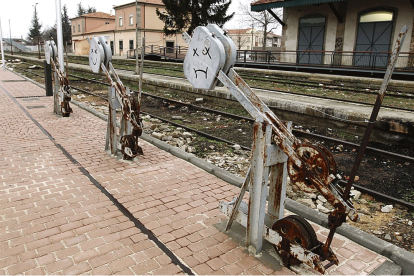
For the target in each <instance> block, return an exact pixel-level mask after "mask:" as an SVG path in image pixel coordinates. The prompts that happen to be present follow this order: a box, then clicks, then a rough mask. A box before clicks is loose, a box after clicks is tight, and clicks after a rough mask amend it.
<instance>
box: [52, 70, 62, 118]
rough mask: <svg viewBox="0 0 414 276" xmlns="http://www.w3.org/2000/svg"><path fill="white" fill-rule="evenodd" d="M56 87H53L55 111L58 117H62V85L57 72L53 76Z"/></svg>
mask: <svg viewBox="0 0 414 276" xmlns="http://www.w3.org/2000/svg"><path fill="white" fill-rule="evenodd" d="M53 77H54V80H55V85H54V86H53V106H54V108H53V111H54V113H55V114H57V115H62V113H61V112H60V104H59V103H60V100H59V94H60V84H59V77H58V74H57V73H56V72H55V73H54V74H53Z"/></svg>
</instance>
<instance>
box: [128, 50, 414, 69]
mask: <svg viewBox="0 0 414 276" xmlns="http://www.w3.org/2000/svg"><path fill="white" fill-rule="evenodd" d="M187 50H188V47H182V46H177V47H163V46H156V45H149V46H146V47H145V55H152V56H157V57H160V58H167V59H174V60H177V61H182V60H184V58H185V55H186V53H187ZM140 53H141V50H139V54H138V56H140ZM127 55H128V57H129V58H134V57H135V50H129V51H128V53H127ZM390 56H391V52H355V51H348V52H347V51H341V52H339V51H263V50H238V51H237V61H236V62H237V63H239V64H269V65H271V64H273V65H277V64H281V65H283V64H284V65H297V66H320V67H331V68H339V67H340V68H360V69H365V70H385V69H386V67H387V65H388V61H389V58H390ZM395 68H397V69H398V70H402V71H414V53H400V54H399V56H398V59H397V63H396V66H395Z"/></svg>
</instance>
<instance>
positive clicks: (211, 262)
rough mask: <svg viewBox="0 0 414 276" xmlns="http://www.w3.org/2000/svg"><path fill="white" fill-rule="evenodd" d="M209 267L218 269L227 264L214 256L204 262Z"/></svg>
mask: <svg viewBox="0 0 414 276" xmlns="http://www.w3.org/2000/svg"><path fill="white" fill-rule="evenodd" d="M206 264H207V265H208V266H209V267H211V268H212V269H213V270H218V269H220V268H223V267H225V266H226V265H227V264H226V263H225V262H224V261H223V260H222V259H220V258H214V259H212V260H209V261H207V263H206Z"/></svg>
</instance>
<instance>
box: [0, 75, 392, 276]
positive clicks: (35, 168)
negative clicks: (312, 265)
mask: <svg viewBox="0 0 414 276" xmlns="http://www.w3.org/2000/svg"><path fill="white" fill-rule="evenodd" d="M44 95H45V90H44V89H43V88H41V87H39V86H37V85H35V84H34V83H32V82H30V81H27V80H26V79H23V78H22V77H20V76H18V75H16V74H14V73H13V72H10V71H7V70H3V69H0V110H1V112H0V128H1V130H0V230H1V231H0V274H3V275H16V274H27V275H34V274H37V275H40V274H92V275H95V274H100V275H110V274H155V275H159V274H163V275H166V274H168V275H172V274H204V275H207V274H220V275H224V274H233V275H234V274H254V275H261V274H263V275H269V274H271V275H291V274H312V273H314V272H312V271H310V270H309V269H306V268H304V267H303V266H295V267H291V268H290V269H288V268H286V267H283V266H282V265H281V262H280V259H279V258H278V257H277V254H276V253H275V252H274V251H273V252H270V253H269V254H270V255H269V256H271V257H272V258H265V257H264V255H265V254H263V255H262V256H252V255H249V253H248V251H247V250H246V248H245V246H244V242H243V240H238V239H237V237H236V236H233V235H231V234H227V233H223V232H221V231H220V225H221V224H222V223H223V221H226V220H227V217H225V216H223V215H222V214H221V213H220V212H219V209H218V206H219V201H220V200H224V201H231V200H232V199H233V197H234V196H236V195H237V194H238V192H239V188H238V187H236V186H234V185H231V184H229V183H227V182H225V181H223V180H222V179H219V178H217V177H216V176H215V175H212V174H209V173H208V172H206V171H204V170H202V169H200V168H199V167H197V166H195V165H193V164H191V163H189V162H187V161H185V160H183V159H180V158H177V157H176V156H174V155H172V154H171V153H169V152H166V151H164V150H162V149H159V148H157V147H155V146H154V145H152V144H150V143H148V142H146V141H143V140H140V145H141V147H142V148H143V151H144V155H143V156H140V157H138V158H135V160H134V161H124V160H121V159H119V158H116V157H114V156H111V155H109V154H108V153H107V152H105V151H104V145H105V134H106V124H107V123H106V121H104V120H102V119H101V118H99V117H96V116H95V115H93V114H91V113H89V112H87V111H85V110H84V109H81V108H79V107H78V106H76V105H72V108H73V114H71V115H70V117H67V118H64V117H61V116H58V115H55V114H54V113H53V97H44ZM303 208H306V207H304V206H303ZM305 212H306V210H305ZM287 213H288V211H287ZM311 224H312V226H313V227H314V229H315V231H316V232H317V235H318V237H319V238H320V239H322V240H324V237H326V236H327V234H328V230H327V229H325V228H324V227H322V226H320V225H316V224H314V223H311ZM332 248H333V251H334V252H335V253H336V254H337V256H338V258H339V260H340V264H339V265H338V266H332V267H331V268H329V269H328V270H327V274H329V275H338V274H352V275H368V274H381V273H380V271H381V270H380V271H379V270H378V269H385V270H382V271H387V273H383V274H392V273H391V272H393V270H392V269H394V268H395V267H396V265H395V264H394V263H393V262H391V261H390V260H389V259H388V258H386V257H384V256H382V255H380V254H379V253H376V252H374V251H371V250H369V249H367V248H365V247H364V245H361V244H358V243H356V242H354V241H351V240H350V239H348V238H346V237H344V236H342V235H340V234H336V235H335V238H334V240H333V244H332ZM271 250H273V249H272V248H270V251H271ZM397 267H398V266H397ZM387 269H388V270H387ZM397 271H398V268H397Z"/></svg>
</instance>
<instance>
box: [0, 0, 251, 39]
mask: <svg viewBox="0 0 414 276" xmlns="http://www.w3.org/2000/svg"><path fill="white" fill-rule="evenodd" d="M79 2H81V3H82V6H83V7H85V8H87V7H88V6H91V7H95V8H96V10H97V11H100V12H106V13H110V11H111V9H112V6H113V5H116V6H118V5H122V4H126V3H131V2H133V0H61V6H62V7H63V5H66V7H67V8H68V14H69V17H70V18H72V17H75V16H76V11H77V4H78V3H79ZM239 2H241V3H243V4H244V5H247V4H250V3H251V0H232V4H231V7H230V9H231V11H232V12H236V13H239V10H238V7H239V5H240V3H239ZM0 3H1V4H0V19H1V27H2V30H3V37H7V38H8V37H10V31H9V20H10V29H11V34H12V36H13V38H21V37H23V38H26V37H27V34H28V33H29V28H30V26H31V21H32V18H33V13H34V6H35V4H36V3H38V4H37V6H36V9H37V14H38V17H39V21H40V23H41V24H42V30H44V29H45V28H47V27H51V26H53V25H54V24H55V22H56V8H55V1H54V0H0ZM113 14H114V13H113ZM239 26H240V24H239V23H238V21H237V17H236V19H234V20H233V22H230V24H229V23H228V24H227V25H226V27H228V28H238V27H239Z"/></svg>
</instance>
